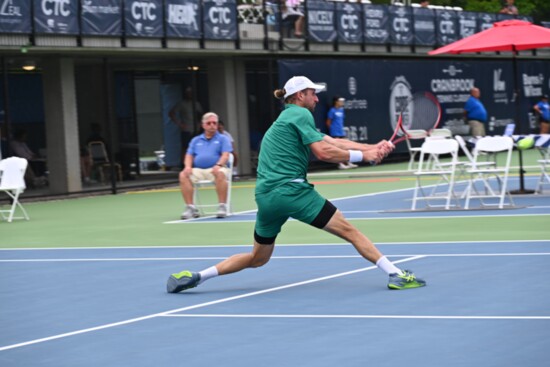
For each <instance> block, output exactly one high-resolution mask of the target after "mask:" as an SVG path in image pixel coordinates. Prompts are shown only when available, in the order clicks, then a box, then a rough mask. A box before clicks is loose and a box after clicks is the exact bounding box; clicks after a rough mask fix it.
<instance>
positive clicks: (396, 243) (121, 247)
mask: <svg viewBox="0 0 550 367" xmlns="http://www.w3.org/2000/svg"><path fill="white" fill-rule="evenodd" d="M500 243H514V244H521V243H548V244H550V240H482V241H425V242H424V241H423V242H376V243H375V245H376V246H386V245H390V246H393V245H442V244H443V245H456V244H463V245H478V244H483V245H486V244H500ZM350 245H351V244H350V243H344V242H338V243H336V242H335V243H277V244H275V246H276V247H316V246H319V247H324V246H350ZM239 247H250V248H251V247H252V244H247V245H190V246H113V247H44V248H42V247H28V248H27V247H26V248H14V247H12V248H0V252H1V251H63V250H71V251H72V250H127V249H128V250H139V249H143V250H159V249H164V250H166V249H180V250H181V249H188V248H189V249H191V248H192V249H199V248H209V249H212V248H239Z"/></svg>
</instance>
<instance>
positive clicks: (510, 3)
mask: <svg viewBox="0 0 550 367" xmlns="http://www.w3.org/2000/svg"><path fill="white" fill-rule="evenodd" d="M514 2H515V0H506V1H505V3H504V5H503V6H502V9H500V11H499V13H501V14H511V15H517V14H518V8H516V6H515V5H514Z"/></svg>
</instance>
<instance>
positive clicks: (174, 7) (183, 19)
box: [165, 0, 202, 38]
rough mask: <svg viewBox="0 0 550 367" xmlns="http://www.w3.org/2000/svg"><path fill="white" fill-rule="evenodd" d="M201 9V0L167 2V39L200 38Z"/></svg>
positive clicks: (169, 0)
mask: <svg viewBox="0 0 550 367" xmlns="http://www.w3.org/2000/svg"><path fill="white" fill-rule="evenodd" d="M200 12H201V7H200V2H199V0H166V2H165V14H166V19H165V24H166V36H167V37H181V38H200V37H201V19H202V18H201V13H200Z"/></svg>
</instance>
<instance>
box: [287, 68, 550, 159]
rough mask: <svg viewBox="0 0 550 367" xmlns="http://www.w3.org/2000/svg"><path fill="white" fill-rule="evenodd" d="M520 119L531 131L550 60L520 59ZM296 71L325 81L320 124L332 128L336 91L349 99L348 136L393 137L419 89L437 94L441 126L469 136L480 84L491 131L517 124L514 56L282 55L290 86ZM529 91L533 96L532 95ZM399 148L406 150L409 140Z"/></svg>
mask: <svg viewBox="0 0 550 367" xmlns="http://www.w3.org/2000/svg"><path fill="white" fill-rule="evenodd" d="M518 66H519V70H520V72H521V76H520V79H521V80H520V87H521V92H522V94H523V95H525V97H520V100H519V101H520V106H521V110H520V121H519V123H517V124H516V125H517V127H516V132H518V131H522V130H523V131H526V130H525V129H527V128H528V124H529V123H530V121H531V120H530V119H531V117H530V115H529V113H530V112H532V106H533V105H534V104H535V103H536V102H537V101H538V99H539V98H540V95H541V94H544V93H549V91H550V81H549V76H550V64H549V63H547V62H544V61H530V60H529V61H523V60H522V61H521V62H520V63H519V65H518ZM294 75H305V76H307V77H308V78H310V79H311V80H312V81H313V82H318V83H325V84H326V85H327V90H326V92H322V93H319V94H318V97H319V103H318V104H317V107H316V109H315V111H314V113H313V115H314V117H315V122H316V125H317V127H318V128H319V129H320V130H321V131H323V132H325V133H326V132H327V130H326V126H325V121H326V114H327V113H328V110H329V109H330V105H331V101H332V98H333V97H334V96H335V95H339V96H342V97H344V98H345V99H346V102H345V106H344V108H345V112H346V120H345V123H344V124H345V126H346V129H347V132H348V138H350V139H352V140H355V141H360V142H368V143H376V142H378V141H379V140H381V139H388V138H389V137H390V136H391V134H392V132H393V129H394V127H395V123H396V121H397V118H396V117H397V114H398V105H399V103H400V102H401V101H402V100H404V99H406V97H407V96H410V95H412V94H413V93H415V92H418V91H429V92H431V93H433V94H434V95H435V96H437V98H438V100H439V102H440V103H441V107H442V111H443V115H442V120H441V124H440V127H444V128H448V129H450V130H451V131H452V133H453V134H454V135H456V134H459V135H466V136H467V135H469V134H470V130H469V126H468V125H467V123H466V122H465V121H464V104H465V103H466V100H467V99H468V98H469V97H470V90H471V89H472V88H473V87H474V86H475V87H478V88H479V89H480V91H481V98H480V99H481V102H482V103H483V105H484V106H485V108H486V109H487V113H488V116H489V118H488V121H487V124H486V130H487V133H488V134H490V135H501V134H502V133H503V132H504V129H505V127H506V125H508V124H510V123H514V121H515V113H516V103H515V101H516V100H515V99H514V98H515V96H514V80H513V64H512V62H511V61H510V60H502V61H495V60H468V61H467V62H462V61H452V60H443V59H433V60H430V59H422V60H415V59H408V60H395V59H383V60H380V59H377V60H349V61H343V60H315V61H314V62H313V61H305V60H282V61H280V62H279V77H280V80H279V83H280V85H284V83H285V82H286V80H288V78H290V77H292V76H294ZM527 95H529V97H527ZM398 149H399V150H400V151H402V152H404V151H406V146H404V144H399V145H398Z"/></svg>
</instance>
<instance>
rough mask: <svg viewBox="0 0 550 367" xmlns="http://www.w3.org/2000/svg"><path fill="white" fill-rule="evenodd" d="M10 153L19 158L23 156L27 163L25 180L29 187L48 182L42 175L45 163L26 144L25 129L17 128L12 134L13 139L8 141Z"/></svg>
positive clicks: (43, 184) (44, 170)
mask: <svg viewBox="0 0 550 367" xmlns="http://www.w3.org/2000/svg"><path fill="white" fill-rule="evenodd" d="M10 148H11V151H12V154H13V155H14V156H16V157H19V158H25V159H26V160H27V162H28V163H29V164H28V166H27V170H26V171H25V182H26V184H27V185H28V186H29V187H40V186H45V185H47V183H48V180H47V178H46V177H45V176H44V174H45V172H46V164H45V162H44V160H43V159H41V158H40V157H38V155H36V154H35V153H34V152H33V151H32V150H31V148H29V146H28V145H27V131H26V130H22V129H19V130H17V131H15V133H14V134H13V140H12V141H11V142H10Z"/></svg>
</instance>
